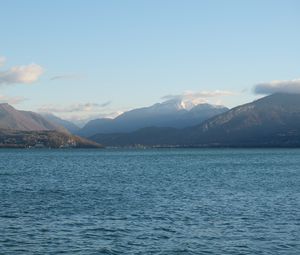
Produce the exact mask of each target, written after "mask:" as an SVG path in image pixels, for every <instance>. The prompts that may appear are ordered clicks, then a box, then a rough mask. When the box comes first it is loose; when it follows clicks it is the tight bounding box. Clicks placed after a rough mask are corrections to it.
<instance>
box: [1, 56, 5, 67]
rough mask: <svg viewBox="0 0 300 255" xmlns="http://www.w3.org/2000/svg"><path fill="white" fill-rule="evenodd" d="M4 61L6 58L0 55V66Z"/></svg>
mask: <svg viewBox="0 0 300 255" xmlns="http://www.w3.org/2000/svg"><path fill="white" fill-rule="evenodd" d="M5 62H6V58H5V57H2V56H0V67H1V66H4V64H5Z"/></svg>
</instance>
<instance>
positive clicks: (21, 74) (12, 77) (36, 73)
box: [0, 64, 44, 85]
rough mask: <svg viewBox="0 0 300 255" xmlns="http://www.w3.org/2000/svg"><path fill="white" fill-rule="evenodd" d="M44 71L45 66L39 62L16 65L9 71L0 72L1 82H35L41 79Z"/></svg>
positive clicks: (7, 83)
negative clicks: (38, 63)
mask: <svg viewBox="0 0 300 255" xmlns="http://www.w3.org/2000/svg"><path fill="white" fill-rule="evenodd" d="M43 72H44V70H43V68H42V67H41V66H39V65H37V64H30V65H27V66H15V67H12V68H10V69H9V70H7V71H1V72H0V85H1V84H6V85H10V84H16V83H25V84H29V83H33V82H35V81H37V80H38V79H39V77H40V76H41V75H42V73H43Z"/></svg>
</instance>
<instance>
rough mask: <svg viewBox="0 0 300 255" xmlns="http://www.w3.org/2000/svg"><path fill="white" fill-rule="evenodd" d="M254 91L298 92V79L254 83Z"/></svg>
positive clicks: (266, 92) (299, 81) (299, 91)
mask: <svg viewBox="0 0 300 255" xmlns="http://www.w3.org/2000/svg"><path fill="white" fill-rule="evenodd" d="M254 93H255V94H261V95H270V94H273V93H300V79H294V80H282V81H277V80H275V81H271V82H263V83H259V84H256V85H255V86H254Z"/></svg>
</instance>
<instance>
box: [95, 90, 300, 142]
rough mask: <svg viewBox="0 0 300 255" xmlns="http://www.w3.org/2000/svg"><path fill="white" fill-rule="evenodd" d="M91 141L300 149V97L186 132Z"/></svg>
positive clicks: (263, 103) (271, 99)
mask: <svg viewBox="0 0 300 255" xmlns="http://www.w3.org/2000/svg"><path fill="white" fill-rule="evenodd" d="M90 139H92V140H95V141H97V142H101V141H102V142H103V144H105V145H107V146H135V145H137V144H139V145H145V146H162V147H164V146H178V147H189V146H190V147H251V146H258V147H261V146H266V147H276V146H278V147H280V146H291V147H294V146H299V147H300V94H284V93H277V94H273V95H270V96H267V97H264V98H261V99H258V100H256V101H254V102H251V103H247V104H244V105H241V106H237V107H235V108H233V109H231V110H229V111H227V112H225V113H222V114H219V115H217V116H215V117H212V118H210V119H208V120H206V121H204V122H203V123H202V124H200V125H196V126H193V127H187V128H184V129H170V128H169V129H159V128H155V129H154V128H150V129H140V130H138V131H135V132H132V133H130V134H120V133H119V134H107V135H105V134H98V135H95V136H93V137H91V138H90Z"/></svg>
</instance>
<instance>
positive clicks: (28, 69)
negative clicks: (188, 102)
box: [0, 0, 300, 119]
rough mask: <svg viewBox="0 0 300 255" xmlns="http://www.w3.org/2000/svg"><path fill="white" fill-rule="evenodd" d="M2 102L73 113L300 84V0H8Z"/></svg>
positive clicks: (2, 25) (110, 112)
mask: <svg viewBox="0 0 300 255" xmlns="http://www.w3.org/2000/svg"><path fill="white" fill-rule="evenodd" d="M0 6H1V10H0V12H1V15H0V31H1V40H0V102H8V103H10V104H12V105H14V106H15V107H16V108H18V109H24V110H32V111H40V112H41V111H47V112H53V113H54V114H56V115H58V116H61V117H64V118H69V119H85V118H94V117H105V116H115V115H117V114H118V113H120V112H123V111H126V110H130V109H133V108H137V107H143V106H149V105H152V104H154V103H157V102H162V101H164V100H166V98H172V97H173V98H178V97H179V98H180V97H182V98H186V97H187V98H193V99H195V98H197V97H200V99H201V100H202V101H207V102H209V103H215V104H224V105H226V106H228V107H234V106H237V105H239V104H243V103H247V102H249V101H253V100H255V99H256V98H258V97H261V96H264V95H266V94H268V93H273V92H276V91H285V90H287V91H292V92H300V80H299V78H300V50H299V45H300V29H299V27H300V15H299V10H300V1H298V0H281V1H279V0H259V1H257V0H244V1H240V0H227V1H223V0H195V1H193V0H185V1H184V0H181V1H177V0H119V1H116V0H110V1H107V0H98V1H97V0H59V1H55V0H54V1H52V0H51V1H50V0H48V1H46V0H45V1H37V0H26V1H20V0H0Z"/></svg>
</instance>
